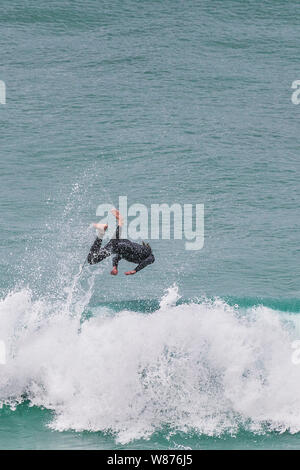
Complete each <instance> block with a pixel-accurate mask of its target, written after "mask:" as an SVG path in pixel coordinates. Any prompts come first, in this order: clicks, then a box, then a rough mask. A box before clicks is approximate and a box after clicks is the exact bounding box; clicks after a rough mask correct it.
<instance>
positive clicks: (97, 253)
mask: <svg viewBox="0 0 300 470" xmlns="http://www.w3.org/2000/svg"><path fill="white" fill-rule="evenodd" d="M94 227H95V228H96V229H97V231H98V236H97V238H96V240H95V241H94V243H93V244H92V246H91V249H90V252H89V254H88V257H87V261H88V263H89V264H96V263H100V261H102V260H103V259H105V258H107V257H108V256H110V255H111V249H110V248H111V247H110V245H109V243H108V244H107V245H106V246H105V247H104V248H101V245H102V239H103V237H104V232H105V230H107V224H94Z"/></svg>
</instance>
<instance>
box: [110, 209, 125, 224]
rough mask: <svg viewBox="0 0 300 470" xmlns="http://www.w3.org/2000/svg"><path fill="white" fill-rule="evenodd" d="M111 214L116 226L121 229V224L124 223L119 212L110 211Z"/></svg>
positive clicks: (116, 210) (115, 210)
mask: <svg viewBox="0 0 300 470" xmlns="http://www.w3.org/2000/svg"><path fill="white" fill-rule="evenodd" d="M111 213H112V214H113V215H114V216H115V218H116V219H117V221H118V224H119V226H120V227H122V225H123V223H124V220H123V217H122V216H121V214H120V211H118V209H112V210H111Z"/></svg>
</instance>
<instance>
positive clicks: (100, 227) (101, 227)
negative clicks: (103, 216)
mask: <svg viewBox="0 0 300 470" xmlns="http://www.w3.org/2000/svg"><path fill="white" fill-rule="evenodd" d="M93 226H94V227H95V229H96V230H97V233H98V237H99V238H103V236H104V232H105V231H106V230H107V228H108V225H107V224H97V223H96V224H93Z"/></svg>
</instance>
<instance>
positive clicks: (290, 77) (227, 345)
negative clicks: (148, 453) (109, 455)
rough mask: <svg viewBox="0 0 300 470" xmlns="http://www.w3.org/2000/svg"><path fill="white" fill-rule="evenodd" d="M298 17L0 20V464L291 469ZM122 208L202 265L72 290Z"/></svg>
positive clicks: (172, 5)
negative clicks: (166, 454) (179, 208)
mask: <svg viewBox="0 0 300 470" xmlns="http://www.w3.org/2000/svg"><path fill="white" fill-rule="evenodd" d="M299 9H300V6H299V2H296V1H292V0H289V1H280V0H278V1H276V2H273V1H251V2H248V1H242V0H226V1H214V0H210V1H205V0H203V1H200V2H196V1H190V2H182V1H177V0H175V1H174V0H173V1H169V0H164V1H158V0H157V1H154V0H150V1H139V2H137V1H133V0H130V1H129V0H128V1H127V0H126V1H122V2H121V1H113V2H106V1H101V2H100V1H99V0H86V1H85V2H79V1H77V0H75V1H74V0H73V1H72V2H71V1H67V0H62V1H53V2H51V4H50V3H49V2H46V0H44V1H43V0H38V1H37V0H35V1H34V0H28V1H27V2H21V1H16V0H12V1H11V0H10V1H8V0H2V2H1V15H0V29H1V34H0V51H1V52H0V54H1V63H0V80H3V81H5V83H6V88H7V104H6V105H0V136H1V140H0V142H1V161H0V168H1V173H0V174H1V184H0V195H1V198H0V205H1V214H2V217H1V230H0V251H1V257H0V262H1V272H0V294H1V303H0V332H1V334H0V339H2V340H3V341H5V343H6V346H7V363H6V365H0V368H1V375H0V401H1V403H2V404H3V407H2V410H1V419H0V448H182V447H181V446H184V447H186V448H300V438H299V432H300V399H299V397H298V390H299V386H300V368H299V366H296V365H295V364H293V363H292V360H291V357H292V352H293V349H292V347H291V344H292V341H293V340H294V339H300V325H299V321H298V318H299V317H298V315H299V311H300V292H299V274H300V263H299V256H300V250H299V245H298V241H299V228H300V222H299V220H300V218H299V195H300V190H299V177H300V166H299V156H298V152H299V139H298V133H299V132H298V122H299V109H300V108H299V107H298V106H295V105H294V104H292V102H291V92H292V90H291V84H292V82H293V81H294V80H299V79H300V77H299V66H298V48H297V41H298V37H299V20H298V18H299ZM121 195H126V196H127V197H128V204H129V205H130V204H133V203H142V204H145V205H146V206H147V207H149V206H150V204H152V203H168V204H172V203H174V202H178V203H180V204H185V203H192V204H197V203H204V206H205V243H204V248H203V249H202V250H200V251H187V250H185V241H184V240H170V241H168V240H157V241H152V242H151V245H152V247H153V251H154V253H155V256H156V262H155V263H154V264H153V265H152V266H151V267H148V268H146V269H145V270H144V271H143V272H142V273H140V274H139V275H137V276H132V277H129V278H127V277H125V276H124V275H123V271H125V270H127V269H126V268H128V267H129V266H130V265H129V264H128V265H127V263H125V262H122V264H120V275H119V276H118V277H115V278H112V277H111V276H109V268H110V261H106V262H105V263H103V265H98V266H96V267H87V268H86V269H85V270H84V272H83V275H82V277H81V278H80V279H79V278H78V270H79V266H80V264H81V263H82V262H83V260H84V259H85V256H86V254H87V250H88V249H89V246H90V244H91V243H92V241H93V239H94V231H93V230H92V229H91V227H90V223H91V222H92V221H94V220H95V213H96V208H97V206H98V205H99V204H101V203H103V202H108V203H112V204H115V205H117V204H118V198H119V196H121Z"/></svg>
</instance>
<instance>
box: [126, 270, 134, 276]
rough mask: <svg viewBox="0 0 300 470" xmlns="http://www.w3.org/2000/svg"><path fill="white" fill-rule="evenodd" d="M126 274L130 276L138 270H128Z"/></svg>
mask: <svg viewBox="0 0 300 470" xmlns="http://www.w3.org/2000/svg"><path fill="white" fill-rule="evenodd" d="M125 274H126V276H130V275H131V274H136V271H127V273H125Z"/></svg>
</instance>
